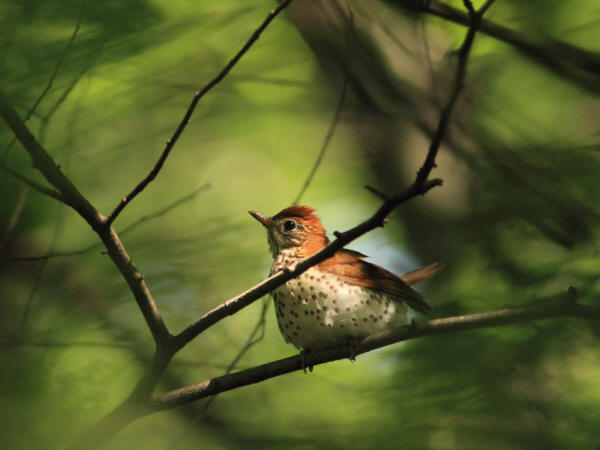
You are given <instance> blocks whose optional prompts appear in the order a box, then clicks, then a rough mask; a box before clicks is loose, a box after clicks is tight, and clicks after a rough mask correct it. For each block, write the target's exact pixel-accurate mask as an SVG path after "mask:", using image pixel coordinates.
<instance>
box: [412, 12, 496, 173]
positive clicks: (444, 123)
mask: <svg viewBox="0 0 600 450" xmlns="http://www.w3.org/2000/svg"><path fill="white" fill-rule="evenodd" d="M463 1H464V4H465V7H466V8H467V10H468V11H469V17H470V20H471V24H470V25H469V29H468V30H467V35H466V36H465V40H464V42H463V43H462V45H461V46H460V49H459V50H458V64H457V66H456V75H455V77H454V85H453V87H452V92H451V93H450V97H449V99H448V101H447V103H446V105H445V106H444V108H443V109H442V111H441V112H440V119H439V122H438V126H437V129H436V131H435V133H434V135H433V137H432V139H431V143H430V144H429V151H428V152H427V157H426V158H425V162H424V163H423V166H422V167H421V168H420V169H419V171H418V172H417V179H416V180H415V184H421V183H423V182H425V181H426V180H427V178H429V174H430V173H431V171H432V170H433V168H434V167H435V158H436V156H437V153H438V150H439V148H440V145H441V143H442V139H443V137H444V135H445V134H446V129H447V128H448V123H449V122H450V116H451V115H452V110H453V109H454V105H455V104H456V101H457V100H458V96H459V94H460V91H461V90H462V88H463V87H464V84H465V76H466V74H467V62H468V61H469V54H470V52H471V47H472V46H473V41H474V40H475V35H476V34H477V29H478V28H479V25H480V24H481V19H482V17H483V13H484V12H485V11H487V9H488V8H489V7H490V6H491V5H492V3H493V2H494V0H488V1H487V2H486V3H485V4H484V5H483V6H482V7H481V8H480V9H479V11H475V9H474V8H473V4H472V3H471V1H470V0H463Z"/></svg>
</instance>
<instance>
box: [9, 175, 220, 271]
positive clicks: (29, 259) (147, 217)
mask: <svg viewBox="0 0 600 450" xmlns="http://www.w3.org/2000/svg"><path fill="white" fill-rule="evenodd" d="M209 188H210V183H206V184H203V185H202V186H200V187H198V188H196V189H195V190H194V191H192V192H190V193H189V194H186V195H184V196H183V197H181V198H179V199H177V200H175V201H174V202H173V203H170V204H168V205H167V206H165V207H164V208H162V209H160V210H158V211H155V212H153V213H150V214H147V215H145V216H142V217H140V218H139V219H138V220H136V221H135V222H133V223H131V224H129V225H127V226H126V227H125V228H123V229H122V230H120V231H119V235H120V236H124V235H125V234H126V233H129V232H130V231H132V230H134V229H135V228H137V227H138V226H139V225H141V224H143V223H145V222H148V221H150V220H153V219H156V218H157V217H160V216H163V215H165V214H167V213H168V212H170V211H171V210H173V209H174V208H176V207H178V206H180V205H181V204H183V203H185V202H187V201H189V200H192V199H193V198H195V197H196V196H197V195H198V194H199V193H201V192H204V191H205V190H208V189H209ZM99 247H102V242H96V243H94V244H90V245H88V246H87V247H84V248H80V249H77V250H67V251H59V252H49V253H46V254H45V255H38V256H13V257H11V258H9V259H10V260H11V261H24V262H35V261H42V260H45V259H50V258H57V257H64V256H78V255H83V254H84V253H87V252H90V251H92V250H94V249H95V248H99Z"/></svg>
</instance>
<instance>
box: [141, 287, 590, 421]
mask: <svg viewBox="0 0 600 450" xmlns="http://www.w3.org/2000/svg"><path fill="white" fill-rule="evenodd" d="M572 297H573V296H572V294H571V291H569V294H568V295H567V298H565V294H564V293H563V294H561V295H560V297H559V298H558V299H556V298H555V299H553V300H554V301H549V300H548V299H544V300H543V301H540V302H536V304H535V305H534V306H524V307H521V308H512V309H502V310H498V311H490V312H485V313H480V314H469V315H464V316H455V317H445V318H441V319H434V320H430V321H427V322H424V323H420V324H418V323H413V324H412V325H409V326H406V327H403V328H399V329H397V330H388V331H384V332H380V333H377V334H373V335H371V336H368V337H366V338H365V339H363V340H362V342H360V343H359V344H358V346H357V347H356V349H355V352H354V354H355V355H359V354H362V353H366V352H369V351H371V350H374V349H377V348H381V347H385V346H388V345H391V344H394V343H396V342H401V341H406V340H409V339H415V338H418V337H422V336H431V335H437V334H445V333H452V332H457V331H466V330H474V329H478V328H489V327H496V326H502V325H511V324H518V323H523V322H531V321H536V320H544V319H552V318H557V317H575V318H581V319H588V320H595V321H597V320H600V309H599V308H593V307H588V306H584V305H581V304H578V303H576V302H575V301H574V300H573V298H572ZM552 303H554V304H552ZM350 356H351V355H350V350H349V349H348V346H347V345H340V346H336V347H331V348H327V349H322V350H316V351H314V352H311V353H308V354H306V355H304V363H303V362H302V358H301V357H300V356H299V355H297V356H292V357H289V358H285V359H281V360H279V361H275V362H271V363H268V364H263V365H261V366H257V367H254V368H252V369H247V370H242V371H240V372H236V373H233V374H229V375H223V376H220V377H216V378H212V379H210V380H206V381H204V382H202V383H198V384H193V385H190V386H186V387H183V388H180V389H176V390H174V391H171V392H168V393H166V394H163V395H156V396H154V397H153V400H152V407H151V408H150V410H149V411H148V412H152V411H155V410H164V409H169V408H174V407H176V406H181V405H185V404H187V403H190V402H193V401H196V400H199V399H202V398H206V397H210V396H212V395H215V394H219V393H222V392H225V391H229V390H231V389H235V388H238V387H241V386H246V385H249V384H253V383H258V382H260V381H264V380H267V379H269V378H273V377H276V376H279V375H283V374H286V373H289V372H293V371H296V370H302V368H303V367H305V366H306V365H310V366H316V365H318V364H323V363H327V362H330V361H335V360H340V359H345V358H349V357H350ZM303 364H304V365H303Z"/></svg>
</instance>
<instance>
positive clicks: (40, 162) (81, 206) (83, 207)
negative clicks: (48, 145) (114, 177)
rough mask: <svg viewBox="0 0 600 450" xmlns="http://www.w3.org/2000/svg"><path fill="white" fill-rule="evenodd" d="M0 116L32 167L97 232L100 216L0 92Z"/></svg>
mask: <svg viewBox="0 0 600 450" xmlns="http://www.w3.org/2000/svg"><path fill="white" fill-rule="evenodd" d="M0 116H2V118H3V119H4V121H5V122H6V123H7V124H8V126H9V127H10V128H11V129H12V131H13V133H14V134H15V136H17V138H18V139H19V141H20V142H21V144H22V145H23V147H24V148H25V150H26V151H27V153H29V156H30V157H31V160H32V162H33V166H34V167H36V168H37V169H38V170H39V171H40V172H41V173H42V175H44V178H46V180H47V181H48V182H49V183H50V184H51V185H52V186H54V187H55V188H56V189H57V190H58V191H59V192H60V193H61V195H62V197H63V200H64V202H65V203H66V204H68V205H69V206H71V207H72V208H73V209H75V210H76V211H77V212H78V213H79V215H81V217H83V218H84V219H85V220H86V222H88V223H89V224H90V226H92V228H93V229H94V230H97V229H98V227H99V225H101V224H102V223H103V220H104V219H103V217H102V215H101V214H100V213H99V212H98V211H97V210H96V208H94V207H93V206H92V205H91V203H90V202H89V201H88V200H87V199H86V198H85V197H84V196H83V195H82V194H81V193H80V192H79V191H78V190H77V188H76V187H75V186H74V185H73V183H71V181H70V180H69V179H68V178H67V177H66V176H65V175H64V174H63V173H62V172H61V170H60V167H59V166H58V165H57V164H56V163H55V162H54V160H53V159H52V157H51V156H50V155H49V154H48V153H47V152H46V150H45V149H44V148H43V147H42V146H41V145H40V144H39V143H38V141H37V140H36V138H35V137H34V136H33V134H31V132H30V131H29V129H28V128H27V126H26V125H25V123H24V122H23V121H22V120H21V119H20V118H19V116H18V115H17V113H16V111H15V110H14V108H13V107H12V106H11V105H10V104H9V102H8V100H7V99H6V97H5V96H4V93H2V92H0Z"/></svg>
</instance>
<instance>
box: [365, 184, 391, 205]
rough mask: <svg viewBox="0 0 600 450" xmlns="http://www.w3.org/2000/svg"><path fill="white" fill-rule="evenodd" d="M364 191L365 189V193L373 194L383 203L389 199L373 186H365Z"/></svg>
mask: <svg viewBox="0 0 600 450" xmlns="http://www.w3.org/2000/svg"><path fill="white" fill-rule="evenodd" d="M365 189H366V190H367V191H369V192H370V193H372V194H375V195H376V196H377V197H379V198H380V199H381V200H383V201H384V202H385V201H388V200H389V199H390V197H389V196H387V195H386V194H384V193H383V192H381V191H379V190H377V189H375V188H374V187H373V186H370V185H368V184H367V185H365Z"/></svg>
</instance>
